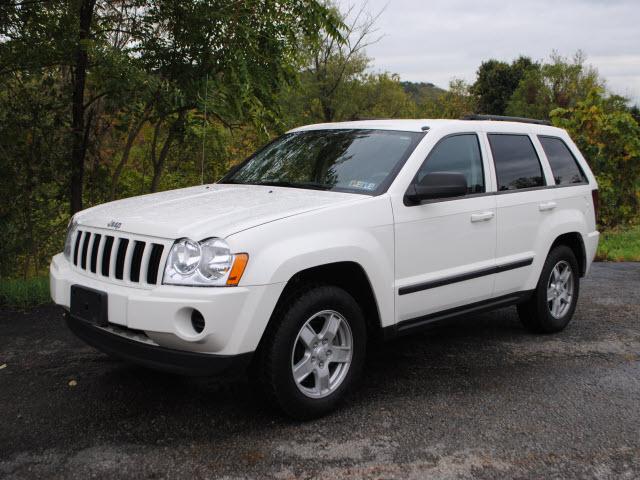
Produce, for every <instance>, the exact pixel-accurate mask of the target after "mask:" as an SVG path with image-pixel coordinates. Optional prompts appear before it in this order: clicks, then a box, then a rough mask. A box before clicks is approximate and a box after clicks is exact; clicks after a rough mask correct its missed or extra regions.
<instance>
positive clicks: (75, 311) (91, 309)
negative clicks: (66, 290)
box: [69, 285, 109, 327]
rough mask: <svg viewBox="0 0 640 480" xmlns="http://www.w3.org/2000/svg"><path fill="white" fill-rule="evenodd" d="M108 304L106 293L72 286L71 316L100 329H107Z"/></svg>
mask: <svg viewBox="0 0 640 480" xmlns="http://www.w3.org/2000/svg"><path fill="white" fill-rule="evenodd" d="M107 304H108V302H107V294H106V293H105V292H101V291H99V290H94V289H93V288H88V287H83V286H80V285H71V302H70V305H69V313H70V314H71V316H73V317H76V318H79V319H81V320H84V321H85V322H89V323H92V324H94V325H97V326H99V327H106V326H107V325H108V323H109V320H108V319H109V317H108V312H107Z"/></svg>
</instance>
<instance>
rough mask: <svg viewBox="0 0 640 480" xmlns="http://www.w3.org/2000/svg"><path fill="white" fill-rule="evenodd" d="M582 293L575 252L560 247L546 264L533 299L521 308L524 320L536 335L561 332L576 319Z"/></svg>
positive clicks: (521, 315) (552, 252)
mask: <svg viewBox="0 0 640 480" xmlns="http://www.w3.org/2000/svg"><path fill="white" fill-rule="evenodd" d="M579 291H580V278H579V270H578V262H577V260H576V257H575V255H574V253H573V250H571V249H570V248H569V247H567V246H565V245H560V246H557V247H555V248H554V249H553V250H552V251H551V252H550V253H549V256H548V257H547V260H546V261H545V264H544V267H543V268H542V273H541V274H540V279H539V280H538V285H537V286H536V289H535V291H534V294H533V296H532V297H531V299H530V300H528V301H527V302H525V303H523V304H521V305H518V314H519V316H520V320H521V321H522V323H523V324H524V326H525V327H527V328H528V329H529V330H531V331H533V332H537V333H554V332H559V331H561V330H563V329H564V328H565V327H566V326H567V325H568V324H569V322H570V321H571V318H572V317H573V313H574V312H575V309H576V304H577V302H578V293H579Z"/></svg>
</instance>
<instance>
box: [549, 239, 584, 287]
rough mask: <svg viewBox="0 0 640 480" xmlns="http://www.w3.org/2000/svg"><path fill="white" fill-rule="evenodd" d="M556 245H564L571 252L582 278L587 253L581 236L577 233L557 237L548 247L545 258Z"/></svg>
mask: <svg viewBox="0 0 640 480" xmlns="http://www.w3.org/2000/svg"><path fill="white" fill-rule="evenodd" d="M558 245H565V246H567V247H569V248H570V249H571V250H572V251H573V254H574V255H575V256H576V260H577V261H578V268H579V270H580V271H579V273H580V276H581V277H583V276H584V275H585V273H586V271H587V251H586V248H585V245H584V240H583V238H582V235H581V234H580V233H579V232H567V233H563V234H562V235H559V236H558V237H556V239H555V240H554V241H553V243H552V244H551V246H550V247H549V251H548V252H547V256H548V255H549V253H551V251H552V250H553V249H554V248H555V247H557V246H558Z"/></svg>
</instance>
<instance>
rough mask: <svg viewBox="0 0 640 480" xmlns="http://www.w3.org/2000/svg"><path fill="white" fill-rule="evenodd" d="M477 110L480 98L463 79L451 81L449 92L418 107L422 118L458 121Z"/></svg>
mask: <svg viewBox="0 0 640 480" xmlns="http://www.w3.org/2000/svg"><path fill="white" fill-rule="evenodd" d="M477 110H478V98H477V97H476V96H475V95H474V94H473V89H472V87H471V86H470V85H469V84H468V83H467V82H465V81H464V80H462V79H454V80H451V82H450V83H449V89H448V90H446V91H444V92H443V93H441V94H439V95H438V96H437V97H436V98H435V99H428V100H427V101H426V102H425V103H424V104H422V105H418V112H419V114H420V116H423V117H428V118H453V119H458V118H462V117H464V116H465V115H470V114H472V113H475V112H476V111H477Z"/></svg>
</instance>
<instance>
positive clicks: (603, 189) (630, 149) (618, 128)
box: [551, 88, 640, 228]
mask: <svg viewBox="0 0 640 480" xmlns="http://www.w3.org/2000/svg"><path fill="white" fill-rule="evenodd" d="M551 118H552V120H553V124H554V125H556V126H558V127H561V128H565V129H566V130H567V131H568V132H569V133H570V134H571V137H572V138H573V139H574V141H575V142H576V143H577V145H578V147H579V148H580V150H581V151H582V153H583V154H584V156H585V157H586V158H587V160H588V162H589V165H590V166H591V168H592V170H593V172H594V173H595V175H596V177H597V179H598V185H599V191H600V205H601V223H602V226H603V227H605V228H611V227H615V226H617V225H620V224H625V223H627V222H630V221H632V220H637V219H638V216H639V215H640V126H638V123H637V122H636V121H635V119H634V118H633V116H632V115H631V113H629V111H628V109H627V108H626V106H625V105H624V103H623V102H621V99H620V97H615V96H614V97H607V96H606V95H605V93H604V91H603V90H602V89H601V88H594V89H592V90H591V91H590V92H589V93H588V94H587V95H586V98H584V99H583V100H579V101H577V103H576V105H575V106H573V107H570V108H557V109H555V110H553V111H552V112H551Z"/></svg>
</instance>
